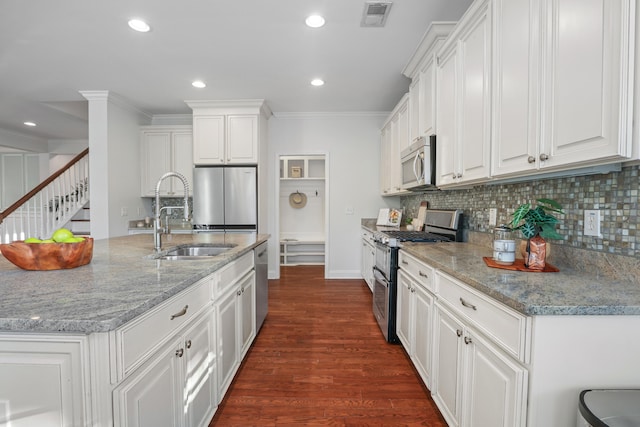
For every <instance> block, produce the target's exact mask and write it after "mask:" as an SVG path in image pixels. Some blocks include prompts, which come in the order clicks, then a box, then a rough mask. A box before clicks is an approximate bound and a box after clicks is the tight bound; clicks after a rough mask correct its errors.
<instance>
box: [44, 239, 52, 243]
mask: <svg viewBox="0 0 640 427" xmlns="http://www.w3.org/2000/svg"><path fill="white" fill-rule="evenodd" d="M40 243H55V242H54V241H53V240H51V239H44V240H42V241H41V242H40Z"/></svg>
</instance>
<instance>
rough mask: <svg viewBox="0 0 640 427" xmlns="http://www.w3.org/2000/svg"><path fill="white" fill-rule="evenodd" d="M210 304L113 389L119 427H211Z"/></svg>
mask: <svg viewBox="0 0 640 427" xmlns="http://www.w3.org/2000/svg"><path fill="white" fill-rule="evenodd" d="M214 333H215V331H214V312H213V309H212V308H211V307H208V308H207V309H206V310H205V311H204V312H203V313H201V314H200V315H198V317H197V318H195V320H194V321H193V322H191V323H190V324H188V325H186V326H185V328H183V329H182V330H181V331H180V332H179V333H178V335H177V336H175V338H174V339H173V340H171V341H170V342H169V343H168V344H167V345H165V346H164V347H163V348H162V349H161V350H160V351H158V352H157V353H156V356H155V357H153V358H152V359H150V360H149V361H148V362H147V363H145V364H144V365H143V366H142V367H141V368H140V369H138V370H136V371H135V372H134V373H133V374H132V375H131V376H129V377H128V378H127V379H125V381H124V382H123V383H122V384H120V385H119V386H118V387H117V388H116V389H115V391H114V411H115V413H116V414H117V415H116V426H127V427H145V426H147V427H157V426H167V427H174V426H185V427H186V426H194V427H195V426H197V427H206V426H208V425H209V422H210V420H211V417H212V416H213V413H214V412H215V409H216V407H217V396H216V385H217V382H216V375H215V374H216V372H215V369H216V363H215V362H216V357H215V348H214Z"/></svg>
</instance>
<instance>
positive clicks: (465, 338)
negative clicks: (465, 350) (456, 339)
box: [464, 337, 473, 344]
mask: <svg viewBox="0 0 640 427" xmlns="http://www.w3.org/2000/svg"><path fill="white" fill-rule="evenodd" d="M472 342H473V341H471V338H469V337H464V343H465V344H471V343H472Z"/></svg>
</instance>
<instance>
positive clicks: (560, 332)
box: [362, 220, 640, 427]
mask: <svg viewBox="0 0 640 427" xmlns="http://www.w3.org/2000/svg"><path fill="white" fill-rule="evenodd" d="M362 227H363V232H364V231H374V230H375V229H376V226H375V220H363V221H362ZM477 243H478V242H476V241H475V240H472V243H432V244H423V243H403V245H402V248H401V250H400V253H399V260H398V265H399V272H398V326H397V328H398V335H399V336H400V339H401V341H402V344H403V346H404V347H405V349H406V351H407V353H408V355H409V356H410V357H411V359H412V361H413V363H414V365H416V369H417V370H418V372H419V373H420V375H421V377H422V378H423V381H424V382H425V383H426V384H427V386H428V387H429V389H430V391H431V393H432V395H433V398H434V401H435V402H436V404H437V405H438V408H439V409H440V411H441V412H442V414H443V416H444V417H445V419H447V422H448V423H449V424H450V425H461V426H463V425H496V426H498V425H500V426H521V427H522V426H529V427H537V426H568V425H575V424H576V414H577V407H578V395H579V392H580V391H581V390H584V389H588V388H637V385H638V384H640V371H638V369H636V365H637V360H638V356H639V355H640V342H638V340H636V339H635V337H637V336H638V331H640V287H639V286H638V284H637V282H635V281H632V280H624V279H619V278H614V277H610V276H608V275H607V274H605V271H602V272H600V273H599V274H597V273H587V272H585V271H580V270H579V269H577V268H575V266H571V265H561V264H560V265H556V264H554V265H556V266H558V267H559V268H560V272H558V273H536V272H520V271H510V270H503V269H496V268H490V267H488V266H487V265H486V264H485V263H484V261H483V259H482V258H483V257H491V254H492V252H491V248H490V247H488V246H484V245H482V244H477ZM587 258H588V257H587ZM576 262H577V261H576ZM610 267H612V266H610ZM612 268H613V267H612ZM418 330H419V331H422V333H421V334H420V335H419V334H417V333H416V332H415V331H418ZM403 337H405V339H404V341H403ZM406 337H408V338H406Z"/></svg>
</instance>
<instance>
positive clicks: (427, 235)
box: [373, 209, 462, 248]
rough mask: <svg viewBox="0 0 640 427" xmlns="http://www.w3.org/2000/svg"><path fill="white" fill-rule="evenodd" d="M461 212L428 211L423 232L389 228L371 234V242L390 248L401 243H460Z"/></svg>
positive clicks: (457, 210)
mask: <svg viewBox="0 0 640 427" xmlns="http://www.w3.org/2000/svg"><path fill="white" fill-rule="evenodd" d="M461 219H462V211H461V210H459V209H456V210H428V211H427V215H426V219H425V229H424V231H418V230H400V229H393V228H389V227H384V228H381V229H378V230H377V231H375V232H374V233H373V240H374V241H375V242H377V243H381V244H383V245H385V246H388V247H390V248H396V247H399V246H400V243H402V242H421V243H436V242H460V241H462V221H461Z"/></svg>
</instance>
